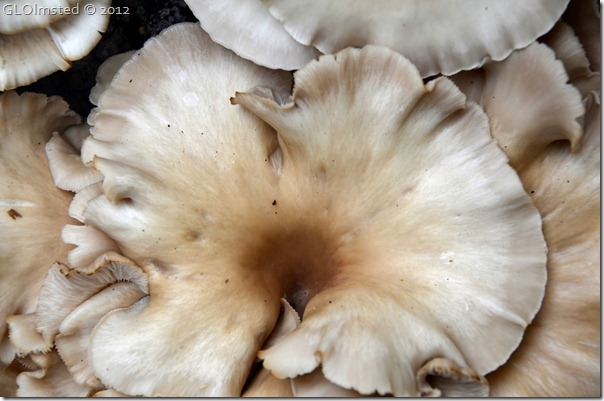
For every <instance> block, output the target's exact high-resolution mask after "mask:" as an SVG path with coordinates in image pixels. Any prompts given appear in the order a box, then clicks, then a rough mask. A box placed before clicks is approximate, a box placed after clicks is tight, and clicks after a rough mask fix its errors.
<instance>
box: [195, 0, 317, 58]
mask: <svg viewBox="0 0 604 401" xmlns="http://www.w3.org/2000/svg"><path fill="white" fill-rule="evenodd" d="M187 5H188V6H189V7H190V8H191V11H193V14H195V16H196V17H197V18H198V19H199V22H200V24H201V27H202V28H203V29H204V30H205V31H206V32H207V33H208V34H209V35H210V37H211V38H212V40H214V41H215V42H216V43H219V44H220V45H222V46H224V47H226V48H227V49H230V50H232V51H233V52H235V53H236V54H237V55H239V56H240V57H243V58H245V59H247V60H251V61H253V62H254V63H256V64H258V65H262V66H265V67H268V68H273V69H282V70H296V69H299V68H301V67H303V66H304V65H305V64H306V63H308V62H309V61H311V60H313V59H315V58H317V57H318V56H319V55H320V54H321V53H320V52H319V51H318V50H317V49H315V48H314V47H312V46H305V45H303V44H301V43H299V42H297V41H296V40H295V39H294V38H292V37H291V36H290V34H289V33H287V31H286V30H285V29H284V28H283V26H282V25H281V23H280V22H279V21H277V20H276V19H275V18H273V16H271V15H270V13H269V12H268V9H267V7H266V6H265V5H264V4H262V2H261V0H244V1H238V0H222V1H211V0H189V1H187Z"/></svg>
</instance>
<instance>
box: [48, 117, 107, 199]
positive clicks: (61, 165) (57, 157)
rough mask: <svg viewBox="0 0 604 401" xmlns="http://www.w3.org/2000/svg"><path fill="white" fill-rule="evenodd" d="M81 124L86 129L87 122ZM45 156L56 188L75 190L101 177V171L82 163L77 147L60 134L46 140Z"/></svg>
mask: <svg viewBox="0 0 604 401" xmlns="http://www.w3.org/2000/svg"><path fill="white" fill-rule="evenodd" d="M83 126H84V129H85V130H87V128H88V126H87V124H83ZM72 128H73V127H72ZM46 156H47V158H48V163H49V167H50V173H51V174H52V178H53V181H54V183H55V185H56V186H57V188H60V189H63V190H66V191H73V192H75V191H79V190H81V189H83V188H84V187H87V186H89V185H91V184H94V183H97V182H100V181H101V180H102V179H103V175H102V174H101V173H99V172H98V171H96V170H94V169H92V168H89V167H87V166H85V165H84V164H82V161H81V159H80V154H79V152H78V151H77V149H75V148H74V147H73V146H71V145H70V144H69V143H68V142H67V141H65V140H64V139H63V137H62V136H61V135H55V136H54V137H52V138H51V139H50V140H49V141H48V143H47V144H46Z"/></svg>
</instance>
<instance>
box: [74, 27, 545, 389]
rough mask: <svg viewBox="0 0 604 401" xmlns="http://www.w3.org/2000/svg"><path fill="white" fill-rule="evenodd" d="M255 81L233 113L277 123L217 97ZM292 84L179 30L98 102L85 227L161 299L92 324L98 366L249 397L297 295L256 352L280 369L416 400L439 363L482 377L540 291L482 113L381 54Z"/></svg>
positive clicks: (121, 377)
mask: <svg viewBox="0 0 604 401" xmlns="http://www.w3.org/2000/svg"><path fill="white" fill-rule="evenodd" d="M175 44H178V46H176V45H175ZM160 56H161V58H162V63H157V62H156V60H157V59H158V58H159V57H160ZM386 83H387V84H386ZM254 85H261V86H262V87H256V89H253V90H251V91H250V92H248V93H239V94H237V95H236V96H235V98H234V99H233V100H232V101H233V103H234V104H239V105H242V106H244V108H245V109H247V110H249V111H251V112H252V113H253V114H256V115H258V116H259V117H261V118H262V119H263V120H265V121H266V122H267V123H268V124H270V126H272V127H273V128H274V129H275V131H276V132H275V131H273V130H272V129H271V128H270V127H269V126H268V125H267V124H265V123H264V122H263V121H262V120H260V119H258V118H257V117H255V116H253V115H251V114H250V113H249V112H247V111H246V110H244V109H243V108H242V107H234V106H231V105H229V104H228V102H227V101H226V98H227V97H228V96H230V95H231V94H233V93H234V92H235V91H236V90H245V89H247V88H249V87H251V86H254ZM289 86H290V78H289V75H288V74H284V73H280V72H275V71H272V72H271V71H268V70H266V69H263V68H260V67H257V66H254V65H253V64H251V63H249V62H245V61H244V60H241V59H239V58H238V57H236V56H235V55H234V54H232V53H231V52H229V51H227V50H225V49H223V48H221V47H219V46H218V45H216V44H214V43H212V42H211V41H210V40H209V38H208V37H207V36H206V35H205V33H203V32H202V31H201V30H200V29H199V27H198V26H195V25H191V24H184V25H179V26H175V27H172V28H170V29H168V30H166V31H164V32H163V33H162V34H161V35H160V36H159V37H158V38H156V39H153V40H151V41H149V42H148V43H147V44H146V45H145V47H144V48H143V49H142V51H141V52H140V54H139V55H137V56H135V57H134V58H133V59H132V60H131V61H129V62H128V63H126V64H125V65H124V66H123V67H122V68H121V69H120V70H119V72H118V73H117V76H116V77H115V78H114V79H113V80H112V82H111V84H110V85H109V87H108V88H107V89H106V90H105V91H104V92H103V93H102V94H101V95H100V97H99V99H98V105H99V110H98V112H96V113H94V114H93V115H92V116H91V118H90V119H89V123H90V124H91V126H92V129H91V133H92V137H91V138H89V139H87V140H86V141H85V144H84V146H83V149H82V158H83V160H84V162H86V163H88V164H90V165H93V166H94V167H95V168H96V169H98V170H100V171H101V172H102V174H103V177H104V179H103V183H102V194H100V195H99V196H97V197H94V198H91V199H90V200H89V201H88V202H87V204H86V206H85V207H84V208H83V211H82V217H83V221H84V223H85V224H86V225H87V226H92V227H96V228H97V229H99V230H102V231H103V232H105V233H106V234H107V235H109V236H110V237H111V238H112V239H113V240H114V241H115V242H116V243H117V244H118V245H119V248H120V250H121V251H122V252H123V253H124V255H126V256H127V257H129V258H131V259H132V260H134V261H135V262H136V263H137V264H138V265H139V266H141V268H142V269H143V270H144V271H145V272H146V274H147V276H148V278H149V294H150V295H149V297H146V298H143V299H142V300H141V301H139V302H137V303H136V304H135V305H133V306H132V307H131V308H128V309H125V310H115V311H112V312H110V313H108V314H107V315H105V317H103V318H102V319H101V320H100V322H99V323H98V325H97V326H96V327H95V329H94V332H93V333H92V335H91V338H90V342H89V351H88V355H89V357H90V363H91V366H92V369H93V371H94V373H95V374H96V375H97V377H98V378H99V379H100V380H101V381H102V382H103V383H104V384H105V385H107V386H110V387H111V388H113V389H115V390H117V391H119V392H122V393H125V394H142V395H176V394H178V395H188V396H191V395H236V394H239V392H240V391H241V387H242V385H243V382H244V380H245V377H246V375H247V372H248V370H249V368H250V366H251V363H252V362H253V360H254V357H255V355H256V352H257V351H258V349H259V348H260V346H261V344H262V343H263V341H264V339H265V338H266V337H267V336H268V334H269V332H270V331H271V329H272V328H273V326H274V325H275V321H276V320H277V316H278V313H279V299H280V298H281V297H282V296H284V295H285V297H286V298H287V299H288V300H289V301H290V302H291V304H292V305H293V306H294V307H295V308H296V310H298V311H300V312H303V320H302V323H301V325H300V327H299V328H297V329H296V330H294V331H293V332H292V333H290V334H289V335H287V336H286V337H284V338H283V339H282V340H281V341H280V342H278V343H277V344H275V345H274V346H273V347H271V348H269V349H267V350H265V351H263V352H262V353H261V357H262V358H264V365H265V367H268V368H269V369H270V370H272V373H273V374H275V375H276V376H277V377H295V376H297V375H302V374H305V373H310V372H311V371H313V370H314V369H315V368H316V367H317V366H318V365H319V364H320V363H322V365H323V373H324V374H325V377H326V378H327V379H329V380H330V381H331V382H333V383H335V384H338V385H340V386H342V387H345V388H354V389H355V390H357V391H359V392H361V393H365V394H367V393H374V392H378V393H381V394H385V393H392V394H394V395H418V394H419V392H420V390H419V389H418V386H417V383H416V373H417V372H418V371H419V370H420V369H421V368H422V367H423V366H425V364H426V363H427V362H430V361H434V362H433V363H436V361H438V360H440V359H441V358H442V359H444V360H446V362H444V363H445V364H446V366H449V367H452V368H451V369H450V370H449V372H450V374H449V373H447V375H448V376H449V377H459V378H462V381H463V380H466V378H469V377H471V378H478V380H479V381H482V380H483V379H480V375H484V374H486V373H488V372H490V371H492V370H493V369H495V368H497V367H498V366H499V365H501V364H502V363H504V362H505V360H506V359H507V358H508V357H509V355H510V353H511V352H512V351H513V350H514V349H515V348H516V346H517V345H518V343H519V342H520V339H521V337H522V333H523V331H524V329H525V327H526V326H527V324H528V323H529V322H530V321H531V319H532V318H533V316H534V315H535V313H536V312H537V310H538V309H539V305H540V303H541V298H542V296H543V290H544V283H545V245H544V242H543V237H542V234H541V228H540V227H541V221H540V218H539V215H538V213H537V211H536V210H535V209H534V207H533V206H532V205H531V202H530V199H529V197H528V196H527V195H526V193H525V192H524V191H523V190H522V186H521V184H520V181H519V180H518V177H517V176H516V173H515V172H514V171H513V170H512V169H511V168H510V167H509V166H508V165H507V159H506V157H505V156H504V154H503V153H502V152H501V151H500V150H499V149H498V147H497V145H496V143H495V142H494V141H493V140H492V139H491V138H490V136H489V132H488V124H487V120H486V117H485V115H484V114H483V113H482V112H481V110H480V109H479V108H478V107H476V106H472V105H470V106H467V107H466V104H465V97H464V96H463V95H462V94H461V93H460V92H459V91H458V90H457V89H456V88H455V87H454V85H453V84H452V83H451V82H450V81H448V80H447V79H437V80H435V81H432V82H430V83H429V84H428V85H426V86H424V84H423V83H422V80H421V78H420V75H419V73H418V72H417V70H416V69H415V68H414V67H413V65H412V64H411V63H410V62H409V61H408V60H406V59H405V58H404V57H402V56H401V55H399V54H397V53H394V52H392V51H390V50H387V49H385V48H378V47H367V48H364V49H362V50H355V49H348V50H345V51H343V52H341V53H339V54H337V55H336V56H326V57H323V58H321V59H320V61H319V62H311V64H310V65H308V66H307V67H305V68H304V69H302V70H300V71H298V72H297V73H296V87H295V89H294V93H293V96H292V98H291V99H290V100H287V99H286V95H285V92H287V91H289ZM145 93H149V94H152V96H145ZM166 105H170V109H175V110H179V112H178V113H173V112H170V110H169V109H167V108H166ZM468 177H473V179H470V180H469V179H468ZM80 210H82V209H81V208H80ZM177 305H179V306H178V308H177V307H176V306H177ZM183 306H184V308H183ZM184 310H186V311H187V312H186V313H185V312H183V311H184ZM190 311H195V313H193V314H191V313H190ZM164 338H165V339H168V338H169V339H170V341H168V342H165V343H164V342H163V341H162V339H164ZM150 344H155V346H151V347H150V346H149V345H150ZM117 350H119V351H117ZM359 350H361V351H360V352H359ZM352 361H354V363H352ZM150 366H153V368H152V369H149V367H150ZM430 366H432V365H430ZM427 369H428V370H429V372H436V370H430V369H431V368H430V367H428V368H427ZM458 371H459V372H461V373H462V374H461V375H457V376H456V373H453V372H458ZM421 377H424V376H421Z"/></svg>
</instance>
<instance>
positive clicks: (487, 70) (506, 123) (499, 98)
mask: <svg viewBox="0 0 604 401" xmlns="http://www.w3.org/2000/svg"><path fill="white" fill-rule="evenodd" d="M451 79H452V80H453V82H455V83H456V84H457V86H458V87H459V88H460V89H461V90H462V92H464V93H465V94H466V95H467V96H468V99H469V100H471V101H474V102H476V103H478V104H479V105H480V106H482V107H483V108H484V110H485V111H486V113H487V115H488V117H489V124H490V127H491V133H492V135H493V137H494V138H495V139H496V140H497V142H498V143H499V146H500V147H501V148H502V149H503V150H504V151H505V153H506V154H507V156H508V157H509V158H510V164H511V165H512V166H513V167H514V168H515V169H516V170H517V171H522V169H523V168H524V165H525V164H527V163H531V162H532V161H533V159H534V157H536V155H538V154H540V153H541V152H542V151H543V150H544V149H545V148H546V147H547V146H548V145H549V144H550V143H552V142H553V141H556V140H568V141H569V142H570V145H571V148H572V149H578V147H579V142H580V138H581V134H582V129H581V125H580V124H579V122H578V121H577V119H578V118H579V117H581V116H582V115H583V113H584V112H585V110H584V108H583V105H582V104H581V95H580V93H579V92H578V90H577V89H576V88H575V87H573V86H572V85H568V84H567V82H568V75H567V73H566V71H565V69H564V65H563V64H562V63H561V62H560V61H559V60H557V59H556V57H555V54H554V52H553V51H552V50H551V49H550V48H549V47H547V46H546V45H544V44H540V43H533V44H532V45H530V46H529V47H527V48H525V49H521V50H518V51H515V52H514V53H512V54H511V55H510V57H508V58H507V59H506V60H504V61H502V62H492V63H488V64H486V65H485V66H484V67H483V68H482V69H479V70H473V71H464V72H462V73H459V74H456V75H454V76H452V77H451ZM552 111H555V112H552Z"/></svg>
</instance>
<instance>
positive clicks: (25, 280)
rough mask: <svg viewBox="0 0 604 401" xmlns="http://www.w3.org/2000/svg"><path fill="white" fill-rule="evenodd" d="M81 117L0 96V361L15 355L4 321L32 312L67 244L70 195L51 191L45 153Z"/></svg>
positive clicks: (42, 101) (52, 103)
mask: <svg viewBox="0 0 604 401" xmlns="http://www.w3.org/2000/svg"><path fill="white" fill-rule="evenodd" d="M79 121H80V118H79V116H77V115H76V114H75V113H74V112H72V111H71V110H69V107H68V105H67V104H66V103H65V102H64V101H63V100H61V99H59V98H56V97H51V98H47V97H46V96H44V95H39V94H33V93H25V94H22V95H17V94H16V93H15V92H7V93H5V94H3V95H2V96H1V97H0V301H1V302H0V338H1V339H2V340H3V342H2V347H1V348H0V351H1V355H2V358H1V360H2V362H3V363H8V362H10V360H12V358H13V355H14V348H13V346H11V345H9V344H8V343H7V342H6V341H4V340H6V337H5V336H6V328H7V326H6V321H5V319H6V316H7V315H9V314H25V313H30V312H33V311H34V309H35V307H36V302H37V299H38V291H39V290H40V287H41V286H42V282H43V280H44V277H45V276H46V273H47V271H48V269H49V268H50V266H51V265H52V264H53V263H54V261H56V260H64V259H65V258H66V257H67V252H68V250H69V249H70V248H71V246H70V245H67V244H64V243H63V242H62V241H61V229H62V227H63V226H64V225H65V224H68V223H71V222H74V220H72V219H71V218H70V217H69V216H68V214H67V209H68V207H69V203H70V201H71V199H72V197H73V194H70V193H68V192H65V191H62V190H60V189H58V188H56V187H55V185H54V183H53V180H52V177H51V175H50V171H49V167H48V161H47V158H46V154H45V151H44V150H45V145H46V142H47V141H48V140H49V139H50V138H51V135H52V133H53V132H57V131H58V132H62V131H64V130H65V129H66V128H67V127H69V126H70V125H73V124H77V123H79Z"/></svg>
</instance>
